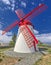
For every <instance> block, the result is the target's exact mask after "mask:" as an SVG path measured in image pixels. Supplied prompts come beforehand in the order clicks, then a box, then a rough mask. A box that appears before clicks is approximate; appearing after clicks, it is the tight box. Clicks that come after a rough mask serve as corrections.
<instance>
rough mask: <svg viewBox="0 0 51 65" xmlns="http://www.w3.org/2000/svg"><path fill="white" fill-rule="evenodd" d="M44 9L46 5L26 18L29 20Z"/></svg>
mask: <svg viewBox="0 0 51 65" xmlns="http://www.w3.org/2000/svg"><path fill="white" fill-rule="evenodd" d="M46 9H47V6H43V7H41V8H39V9H38V10H37V11H35V12H33V14H31V15H30V16H28V17H27V18H26V19H28V20H31V19H32V18H34V17H36V16H38V15H39V14H40V13H42V12H43V11H45V10H46Z"/></svg>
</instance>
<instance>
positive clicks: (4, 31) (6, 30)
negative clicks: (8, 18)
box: [2, 21, 19, 35]
mask: <svg viewBox="0 0 51 65" xmlns="http://www.w3.org/2000/svg"><path fill="white" fill-rule="evenodd" d="M18 24H19V23H18V21H16V22H14V23H13V24H11V25H10V26H8V27H7V28H6V29H5V30H3V32H2V35H4V34H5V33H6V32H8V31H9V30H11V29H12V28H13V27H15V26H16V25H18Z"/></svg>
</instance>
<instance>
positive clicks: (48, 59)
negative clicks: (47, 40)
mask: <svg viewBox="0 0 51 65" xmlns="http://www.w3.org/2000/svg"><path fill="white" fill-rule="evenodd" d="M39 48H42V49H44V51H45V52H48V54H46V55H43V56H42V58H41V59H39V60H38V61H37V62H36V63H35V64H34V65H51V46H48V45H45V44H40V45H39Z"/></svg>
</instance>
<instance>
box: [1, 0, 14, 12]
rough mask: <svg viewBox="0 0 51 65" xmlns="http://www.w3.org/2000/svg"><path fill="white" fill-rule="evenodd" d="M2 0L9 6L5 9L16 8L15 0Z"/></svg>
mask: <svg viewBox="0 0 51 65" xmlns="http://www.w3.org/2000/svg"><path fill="white" fill-rule="evenodd" d="M2 2H3V3H4V4H6V5H7V8H4V9H9V10H12V11H14V9H15V0H2ZM9 5H10V6H9Z"/></svg>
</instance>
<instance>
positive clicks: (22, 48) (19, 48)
mask: <svg viewBox="0 0 51 65" xmlns="http://www.w3.org/2000/svg"><path fill="white" fill-rule="evenodd" d="M46 9H47V6H46V5H45V4H41V5H40V6H38V7H36V8H34V9H33V10H32V11H31V12H29V13H28V14H26V15H25V14H24V13H23V11H22V10H21V9H18V10H16V11H15V12H16V14H17V15H18V17H19V18H20V21H19V22H18V21H16V22H14V23H13V24H11V25H10V26H8V27H7V28H6V29H5V30H3V32H2V35H4V34H5V33H6V32H8V31H9V30H10V29H12V28H13V27H15V26H16V25H18V26H19V29H18V36H17V39H16V44H15V48H14V51H15V52H20V53H33V52H35V51H36V50H38V47H37V44H38V40H37V39H36V37H35V35H34V31H33V30H34V29H33V25H32V23H31V22H30V19H32V18H34V17H36V16H37V15H39V14H40V13H42V12H43V11H44V10H46Z"/></svg>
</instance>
